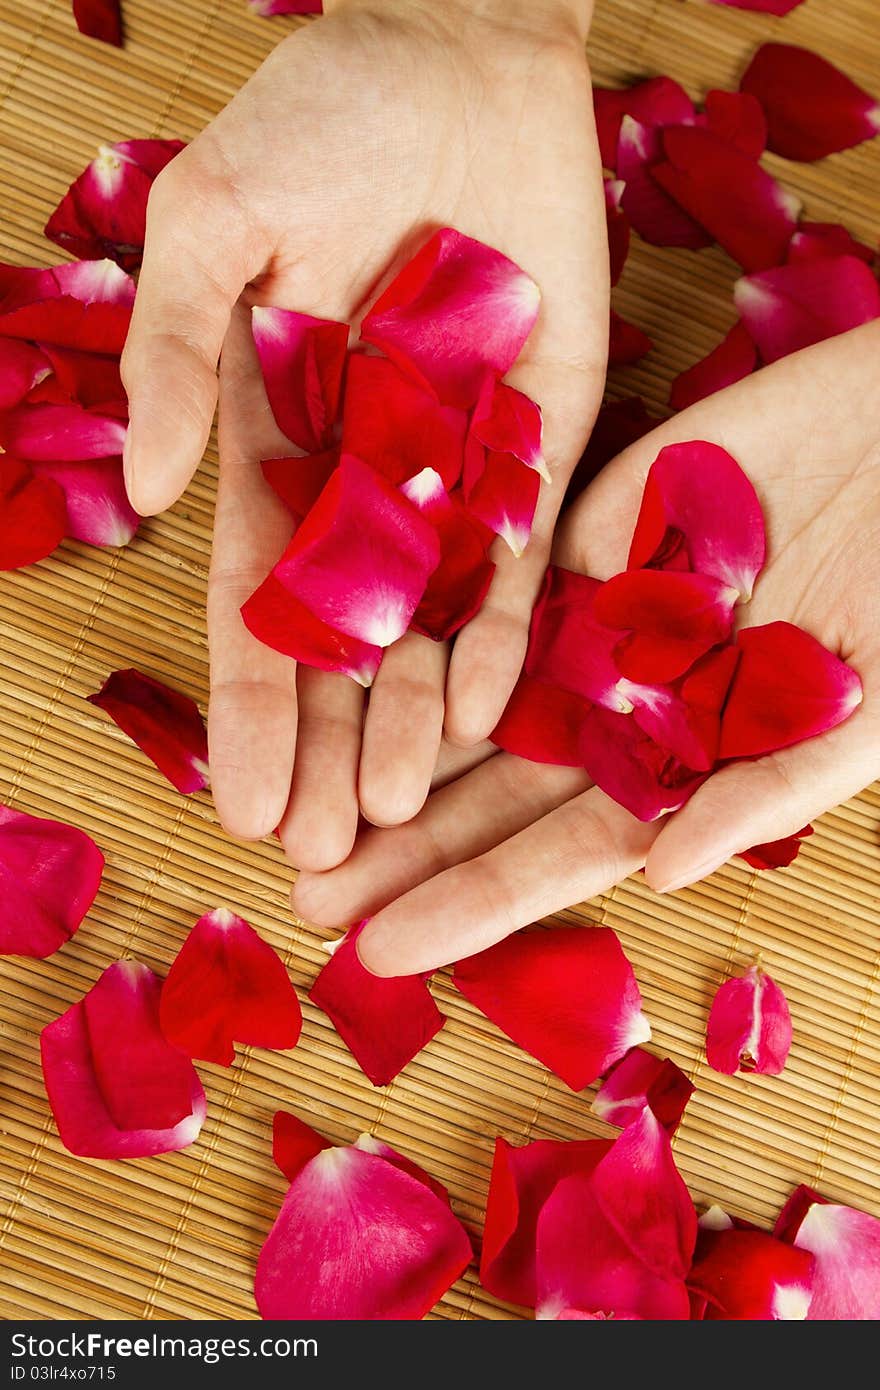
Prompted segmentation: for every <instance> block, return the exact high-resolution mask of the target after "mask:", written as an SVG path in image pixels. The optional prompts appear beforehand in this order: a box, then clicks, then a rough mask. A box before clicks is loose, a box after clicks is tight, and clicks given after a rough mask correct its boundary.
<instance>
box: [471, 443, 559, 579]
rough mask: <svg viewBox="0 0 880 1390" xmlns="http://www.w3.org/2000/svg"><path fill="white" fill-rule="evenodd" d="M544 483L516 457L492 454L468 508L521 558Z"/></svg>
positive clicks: (488, 458) (472, 494)
mask: <svg viewBox="0 0 880 1390" xmlns="http://www.w3.org/2000/svg"><path fill="white" fill-rule="evenodd" d="M540 487H541V479H540V477H539V476H538V473H537V472H536V471H535V469H534V468H531V467H529V466H528V464H525V463H522V462H521V461H520V460H519V459H518V458H515V457H514V455H513V454H496V453H489V454H487V455H486V463H485V467H484V468H483V471H482V473H481V474H480V476H479V478H478V479H477V481H476V482H475V483H474V485H473V487H471V488H470V489H469V490H468V491H467V493H466V495H465V505H466V507H467V510H468V512H469V513H470V514H471V516H472V517H475V518H476V519H477V521H480V522H482V524H483V525H484V526H488V528H489V530H490V531H494V533H495V535H496V536H500V537H501V539H502V540H503V541H504V543H505V544H506V545H507V546H508V547H509V549H510V550H511V551H512V552H513V554H514V555H516V556H517V558H519V556H520V555H522V553H523V551H524V550H525V548H526V546H527V545H528V543H529V537H530V536H531V534H532V522H533V521H534V517H535V509H536V507H537V505H538V493H539V491H540Z"/></svg>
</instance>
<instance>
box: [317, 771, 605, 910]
mask: <svg viewBox="0 0 880 1390" xmlns="http://www.w3.org/2000/svg"><path fill="white" fill-rule="evenodd" d="M588 784H589V779H588V778H587V775H586V773H585V772H583V771H582V770H581V769H580V768H567V767H542V766H540V765H539V764H537V763H530V762H527V761H525V760H524V759H523V758H515V757H512V756H511V755H510V754H509V753H499V754H498V756H497V757H494V758H490V759H489V760H488V761H487V762H485V763H483V764H482V766H480V767H478V768H476V769H475V771H473V772H471V773H469V774H468V775H467V776H466V777H462V778H461V779H460V780H459V781H457V782H453V783H451V784H450V785H449V786H447V787H444V788H442V789H441V790H440V791H438V792H435V793H434V795H433V796H431V797H430V798H429V799H428V801H427V803H426V805H425V807H424V810H422V811H421V812H420V814H419V815H418V816H416V818H415V819H414V820H411V821H409V822H408V823H407V824H406V825H401V826H398V827H396V828H395V829H392V830H378V829H366V830H364V831H362V833H361V835H360V836H359V837H358V840H357V843H356V845H355V848H354V850H353V851H352V854H351V856H350V857H349V859H347V860H346V862H345V863H344V864H342V865H341V866H340V868H338V869H336V870H335V871H334V872H332V873H329V874H300V876H299V878H298V879H297V881H296V884H295V886H294V889H293V906H294V911H295V912H296V913H297V914H298V915H299V916H300V917H303V918H305V919H306V920H308V921H310V922H315V923H317V924H319V925H321V926H341V925H343V924H347V923H349V922H354V921H358V920H359V919H360V918H361V917H367V916H369V915H370V913H372V912H375V911H376V909H377V908H379V907H384V905H385V904H386V903H390V902H393V901H394V899H395V898H398V897H400V895H401V894H402V893H406V892H408V890H409V889H410V888H413V887H415V885H416V884H418V883H422V882H423V881H424V880H425V879H431V878H433V876H434V875H435V874H437V873H439V872H440V871H441V870H443V869H446V868H448V867H450V865H453V864H458V863H460V862H461V861H462V860H466V859H471V858H473V857H474V855H478V854H483V853H485V851H486V850H488V849H492V848H493V846H495V845H497V844H500V843H501V841H502V840H506V839H507V838H508V836H510V835H514V834H516V832H517V831H518V830H521V829H522V828H523V826H525V825H528V824H529V823H530V822H531V821H533V820H535V819H536V818H537V817H539V816H543V815H545V814H546V813H547V812H548V811H551V810H553V809H554V808H555V807H557V806H559V805H561V804H562V802H563V801H566V800H568V799H569V798H570V797H572V796H576V795H577V794H578V792H580V791H582V790H583V789H584V787H585V786H587V785H588ZM456 910H457V909H456Z"/></svg>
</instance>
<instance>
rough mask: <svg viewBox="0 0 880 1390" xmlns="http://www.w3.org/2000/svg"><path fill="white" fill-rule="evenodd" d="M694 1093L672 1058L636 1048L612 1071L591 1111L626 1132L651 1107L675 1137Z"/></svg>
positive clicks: (595, 1099)
mask: <svg viewBox="0 0 880 1390" xmlns="http://www.w3.org/2000/svg"><path fill="white" fill-rule="evenodd" d="M693 1093H694V1087H693V1084H692V1083H691V1082H690V1081H689V1080H688V1078H687V1077H686V1076H685V1074H684V1072H683V1071H682V1070H681V1069H680V1068H679V1067H677V1066H676V1065H675V1063H674V1062H673V1061H671V1060H670V1058H668V1057H667V1058H666V1059H665V1060H664V1059H663V1058H662V1057H657V1056H655V1055H654V1053H653V1052H646V1051H645V1049H644V1048H643V1047H633V1048H631V1049H630V1051H629V1052H627V1054H626V1056H625V1057H622V1058H621V1059H620V1061H619V1062H617V1063H615V1065H614V1066H613V1067H612V1068H611V1071H610V1072H609V1073H608V1075H607V1076H606V1078H605V1080H604V1081H603V1082H602V1085H601V1086H600V1087H599V1089H598V1091H597V1092H596V1094H595V1096H594V1097H593V1102H592V1104H591V1106H590V1109H591V1110H592V1112H593V1114H594V1115H598V1117H599V1119H600V1120H604V1121H605V1123H606V1124H609V1125H617V1126H618V1127H619V1128H620V1129H624V1128H625V1127H626V1126H627V1125H631V1124H632V1123H633V1122H634V1121H635V1120H637V1119H638V1118H639V1116H640V1115H641V1113H642V1111H643V1110H644V1108H645V1106H646V1105H649V1106H650V1107H651V1109H652V1110H653V1112H654V1114H655V1115H656V1116H657V1119H658V1120H659V1121H660V1123H661V1124H662V1125H663V1127H664V1128H665V1129H666V1130H668V1132H669V1133H670V1134H674V1133H675V1131H676V1129H677V1128H678V1126H679V1123H680V1121H681V1117H682V1115H683V1114H684V1112H685V1107H686V1106H687V1103H688V1101H689V1100H690V1098H691V1096H692V1095H693Z"/></svg>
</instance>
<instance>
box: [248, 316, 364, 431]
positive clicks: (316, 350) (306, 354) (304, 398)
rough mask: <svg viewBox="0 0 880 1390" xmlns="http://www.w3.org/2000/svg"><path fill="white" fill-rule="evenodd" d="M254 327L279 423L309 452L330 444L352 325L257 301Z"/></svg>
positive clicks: (258, 351)
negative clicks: (259, 303)
mask: <svg viewBox="0 0 880 1390" xmlns="http://www.w3.org/2000/svg"><path fill="white" fill-rule="evenodd" d="M251 327H252V329H253V335H254V342H255V343H256V347H257V356H258V357H259V359H260V367H261V369H262V372H263V380H264V382H265V384H266V394H267V396H268V397H269V404H270V406H271V407H272V414H273V415H274V416H275V421H276V423H277V425H278V428H279V429H280V430H281V432H282V434H285V435H287V438H288V439H291V440H292V441H293V443H294V444H296V445H298V446H299V448H300V449H305V450H306V451H307V452H309V453H314V452H317V451H319V450H321V449H324V448H326V447H327V445H328V443H329V434H330V431H331V430H332V428H333V425H334V422H335V420H336V412H337V409H338V406H339V396H340V391H341V389H342V373H343V371H344V369H345V357H346V353H347V351H348V324H347V323H335V322H334V321H333V320H331V319H317V318H313V317H312V315H311V314H299V313H297V312H295V311H294V310H292V309H266V308H261V307H259V306H257V307H255V308H254V309H253V310H252V311H251Z"/></svg>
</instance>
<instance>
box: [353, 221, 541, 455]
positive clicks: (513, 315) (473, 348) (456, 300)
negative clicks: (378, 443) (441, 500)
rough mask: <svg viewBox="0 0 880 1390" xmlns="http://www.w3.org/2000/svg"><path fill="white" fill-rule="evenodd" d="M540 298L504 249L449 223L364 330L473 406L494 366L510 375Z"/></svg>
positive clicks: (444, 397) (445, 398) (416, 372)
mask: <svg viewBox="0 0 880 1390" xmlns="http://www.w3.org/2000/svg"><path fill="white" fill-rule="evenodd" d="M540 302H541V292H540V290H539V289H538V286H537V285H536V284H535V282H534V280H532V279H531V277H530V276H529V275H527V274H526V272H525V271H524V270H521V269H520V268H519V266H517V265H514V263H513V261H511V260H508V258H507V257H506V256H504V255H502V254H501V252H500V251H495V250H493V249H492V247H490V246H484V245H483V243H482V242H479V241H474V240H473V239H472V238H471V237H466V236H463V235H462V234H461V232H457V231H455V230H454V229H453V228H451V227H441V228H440V230H439V231H437V232H435V233H434V235H433V236H432V237H431V238H430V240H429V241H428V242H427V243H426V244H425V245H424V246H423V247H422V249H421V250H420V251H419V252H417V254H416V255H415V256H414V257H413V258H412V260H410V261H409V262H408V263H407V264H406V265H405V266H404V267H403V270H401V272H400V274H399V275H397V277H396V278H395V279H394V280H393V281H392V282H391V284H390V285H389V286H388V288H387V289H386V290H385V291H384V293H383V294H381V295H380V296H379V298H378V299H377V300H376V303H375V304H374V305H373V307H372V308H371V310H370V312H369V313H368V314H367V316H366V318H365V319H364V321H363V323H362V325H361V335H362V337H363V339H364V341H365V342H368V343H373V344H374V345H375V346H376V347H379V348H381V350H382V351H383V352H385V353H387V354H388V356H389V357H390V358H392V360H393V361H395V362H397V363H398V364H399V365H400V366H401V367H402V368H403V369H404V371H408V372H410V373H412V375H413V376H415V378H416V380H417V381H422V382H424V383H426V384H427V385H429V386H431V387H432V388H433V389H434V390H435V391H436V392H437V394H438V396H439V397H440V400H441V401H442V402H443V403H444V405H455V406H459V407H460V408H462V409H465V410H467V409H469V408H470V407H471V406H472V405H474V404H475V403H476V401H477V398H478V396H479V394H480V388H481V386H482V384H483V379H484V376H485V373H486V370H487V369H491V370H492V371H493V372H495V373H497V375H498V376H503V375H504V373H505V372H506V371H507V370H508V368H509V367H512V366H513V364H514V362H515V361H516V359H517V357H518V356H519V354H520V351H521V350H522V347H523V345H524V343H525V341H526V339H527V338H528V336H529V334H530V332H531V331H532V328H533V327H534V324H535V320H536V318H537V317H538V308H539V305H540ZM426 462H430V460H426Z"/></svg>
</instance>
